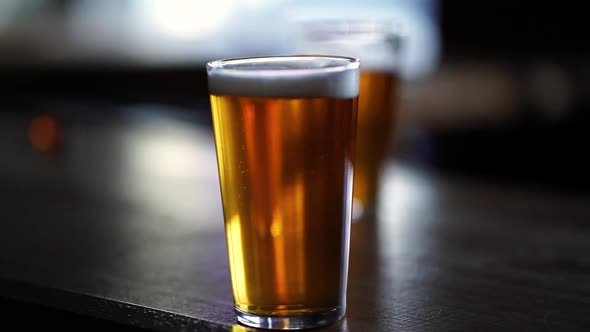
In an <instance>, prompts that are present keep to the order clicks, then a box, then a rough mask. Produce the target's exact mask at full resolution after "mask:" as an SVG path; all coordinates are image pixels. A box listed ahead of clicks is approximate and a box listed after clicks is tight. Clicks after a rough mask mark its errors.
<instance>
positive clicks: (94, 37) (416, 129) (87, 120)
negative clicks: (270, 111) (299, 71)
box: [0, 0, 590, 201]
mask: <svg viewBox="0 0 590 332" xmlns="http://www.w3.org/2000/svg"><path fill="white" fill-rule="evenodd" d="M584 13H585V11H584V10H582V8H581V4H575V3H573V2H569V3H567V4H558V3H557V2H548V3H539V2H526V3H525V2H522V3H516V2H514V1H501V2H497V1H493V2H473V1H436V0H423V1H412V0H406V1H402V0H398V1H385V0H370V1H334V0H323V1H310V0H302V1H289V0H279V1H270V0H211V1H205V0H203V1H188V0H173V1H157V0H121V1H119V0H103V1H98V0H3V1H1V2H0V75H1V76H0V77H2V79H1V81H0V82H1V83H0V91H1V92H2V93H1V94H0V96H1V98H0V109H1V110H2V111H3V112H2V115H0V117H1V118H0V128H1V130H0V135H2V137H1V138H0V186H2V185H5V184H6V183H8V182H9V183H12V184H13V185H15V186H16V184H15V183H18V181H29V182H31V183H34V181H36V180H35V177H31V176H30V174H46V173H48V172H49V173H51V172H62V173H63V174H62V173H60V174H62V175H61V176H77V177H79V178H81V179H82V180H81V181H82V182H86V181H88V182H92V181H93V180H91V179H90V180H89V179H86V178H92V177H96V176H98V177H100V174H101V170H104V169H108V168H109V167H110V168H111V169H120V170H121V169H129V170H130V171H129V172H127V173H124V172H122V173H121V174H122V175H121V174H119V175H117V177H113V176H109V175H107V173H105V175H104V178H112V179H115V178H116V179H119V180H121V178H122V179H126V181H131V180H129V174H132V173H133V172H135V171H137V170H139V171H140V172H139V173H141V172H142V171H145V172H144V173H142V174H146V176H148V175H149V176H150V177H149V178H150V179H152V180H153V179H154V178H157V176H160V175H161V176H172V177H173V178H176V179H182V176H183V174H188V173H190V172H194V170H195V169H199V168H203V167H205V168H207V169H208V168H209V167H210V165H209V164H210V163H211V160H209V159H206V160H205V159H203V158H201V157H199V156H194V155H191V152H190V151H191V150H192V149H194V145H195V144H197V145H198V144H201V143H199V142H201V140H202V139H203V138H202V137H201V136H202V135H200V134H197V133H196V131H195V128H197V129H198V128H201V129H205V131H206V130H207V128H209V126H210V115H209V108H208V98H207V89H206V87H207V85H206V74H205V71H204V64H205V63H206V62H207V61H210V60H214V59H218V58H224V57H233V56H249V55H262V54H286V53H290V52H292V51H293V49H294V37H293V34H294V31H295V28H294V27H295V26H296V25H297V22H299V21H301V20H307V19H324V18H375V19H390V18H391V19H394V20H397V21H399V22H400V23H401V24H402V25H403V26H404V27H405V29H406V31H407V42H406V44H405V46H406V47H405V51H404V54H403V57H404V61H403V63H404V66H403V68H402V69H401V73H402V78H403V91H402V98H401V103H402V111H401V112H402V113H401V119H402V121H401V124H400V130H399V133H398V137H399V139H398V143H397V149H396V151H397V152H396V154H395V157H396V158H398V159H401V160H405V161H408V162H411V163H414V164H415V165H416V166H417V167H425V168H430V169H433V170H435V171H440V172H446V173H453V174H458V175H461V176H469V177H476V178H478V179H480V180H481V181H490V182H498V183H508V184H513V185H518V186H526V187H530V188H534V189H538V190H545V191H560V192H565V193H570V194H575V195H578V194H583V195H585V194H588V193H589V192H590V176H588V175H587V170H588V169H589V168H590V157H589V156H588V155H589V154H588V144H589V142H590V140H589V138H590V137H589V136H590V134H589V131H588V129H590V127H589V126H588V124H589V121H588V120H589V118H590V113H589V112H588V110H587V108H588V106H589V101H590V98H589V96H590V84H589V83H590V60H589V58H588V53H589V47H590V44H589V43H588V41H587V36H586V30H585V29H584V25H583V22H584V18H585V17H584V16H583V15H584ZM107 142H111V143H109V144H111V145H109V144H108V143H107ZM206 142H207V144H209V143H210V141H206ZM104 150H109V151H111V152H109V154H107V155H108V156H109V157H106V158H102V157H101V158H99V159H100V160H97V161H96V163H95V166H96V169H93V170H90V171H88V170H87V171H83V172H79V173H82V174H78V173H76V172H74V171H71V170H70V171H56V169H64V167H65V166H64V165H71V164H72V163H74V164H75V162H72V160H74V161H75V160H78V159H80V160H82V159H84V160H87V159H88V158H91V159H92V158H93V155H96V153H99V152H100V151H104ZM213 163H214V161H213ZM130 165H131V166H130ZM204 165H205V166H204ZM126 167H127V168H126ZM213 167H215V165H214V164H213ZM49 169H51V170H49ZM27 172H28V173H27ZM105 172H106V171H105ZM183 172H184V173H183ZM74 173H75V174H74ZM19 174H20V177H19ZM51 174H54V173H51ZM55 174H57V173H55ZM72 174H74V175H72ZM76 174H77V175H76ZM97 174H98V175H97ZM109 174H110V173H109ZM133 174H136V173H133ZM207 174H208V173H207ZM154 176H156V177H154ZM187 176H188V175H187ZM146 178H147V177H146ZM55 179H57V180H55V183H52V182H51V181H50V180H43V181H45V182H46V183H40V184H39V185H59V183H60V180H58V179H59V178H58V177H56V178H55ZM114 181H118V180H114ZM136 182H137V183H141V181H139V180H138V181H136ZM137 183H136V187H133V188H135V189H133V190H136V191H137V192H142V193H143V194H142V195H143V196H146V197H148V196H149V194H146V190H147V189H146V188H144V187H142V186H141V185H137ZM125 188H129V187H128V186H127V187H125ZM113 190H114V191H116V190H119V189H113ZM148 191H149V190H148ZM143 196H142V197H143ZM149 197H151V198H149V199H148V201H150V200H151V199H153V201H159V200H160V198H158V197H160V196H158V197H156V196H154V197H152V196H149Z"/></svg>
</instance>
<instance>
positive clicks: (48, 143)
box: [29, 114, 61, 152]
mask: <svg viewBox="0 0 590 332" xmlns="http://www.w3.org/2000/svg"><path fill="white" fill-rule="evenodd" d="M60 134H61V130H60V124H59V122H58V121H57V119H56V118H55V117H54V116H52V115H50V114H40V115H37V116H35V117H34V118H33V120H31V124H30V125H29V140H30V141H31V145H33V147H34V148H35V149H36V150H38V151H40V152H53V151H55V150H56V148H57V145H58V143H59V140H60Z"/></svg>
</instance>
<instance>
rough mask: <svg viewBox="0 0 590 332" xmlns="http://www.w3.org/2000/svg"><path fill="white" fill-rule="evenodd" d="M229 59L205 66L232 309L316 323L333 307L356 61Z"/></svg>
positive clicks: (342, 270)
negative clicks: (245, 64)
mask: <svg viewBox="0 0 590 332" xmlns="http://www.w3.org/2000/svg"><path fill="white" fill-rule="evenodd" d="M240 61H243V60H233V62H232V61H226V62H225V67H224V65H223V64H220V63H218V64H216V66H218V68H220V69H218V72H217V73H215V72H214V70H215V69H211V67H212V65H211V64H210V65H209V69H208V70H209V90H210V94H211V108H212V117H213V127H214V133H215V142H216V149H217V157H218V167H219V177H220V185H221V193H222V202H223V210H224V218H225V229H226V240H227V248H228V255H229V266H230V274H231V280H232V289H233V295H234V301H235V309H236V313H237V315H238V319H239V320H240V321H241V322H242V323H244V324H247V325H250V326H255V327H265V328H290V329H292V328H308V327H313V326H319V325H325V324H327V323H330V322H332V321H334V320H336V319H339V318H341V317H342V316H343V315H344V311H345V290H346V277H347V264H348V242H349V228H350V219H351V209H352V177H353V162H354V147H355V132H356V118H357V114H356V112H357V96H358V62H356V61H354V60H353V59H349V58H328V57H326V58H323V57H273V58H264V59H260V61H258V62H256V60H250V62H249V66H248V69H245V70H244V72H243V73H242V72H240V69H241V67H240ZM224 69H225V72H224ZM229 69H231V70H229ZM326 69H328V70H326Z"/></svg>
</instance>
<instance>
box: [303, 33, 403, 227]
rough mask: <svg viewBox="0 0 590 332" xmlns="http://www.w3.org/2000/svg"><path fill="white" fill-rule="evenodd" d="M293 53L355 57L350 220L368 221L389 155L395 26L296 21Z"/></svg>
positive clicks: (397, 40)
mask: <svg viewBox="0 0 590 332" xmlns="http://www.w3.org/2000/svg"><path fill="white" fill-rule="evenodd" d="M299 30H300V32H299V34H298V43H297V44H298V46H297V47H298V51H299V52H301V53H308V54H316V53H321V54H338V55H347V56H353V57H357V58H359V59H360V61H361V62H362V64H363V65H362V69H361V75H360V93H359V105H358V128H357V139H356V141H357V143H356V144H357V149H356V165H355V172H354V195H353V197H354V204H353V218H354V219H357V220H360V219H362V218H364V217H372V216H373V214H374V212H375V209H376V206H377V202H378V193H379V179H380V172H381V168H382V167H383V164H384V162H385V161H386V159H387V157H388V156H389V155H391V152H392V147H393V140H394V138H395V135H394V132H395V129H396V122H397V114H398V103H399V102H398V100H399V96H398V89H399V79H398V75H397V72H398V70H399V67H400V50H401V45H402V33H401V29H400V28H399V26H398V25H396V24H394V23H391V22H375V21H314V22H307V23H302V24H301V25H300V29H299Z"/></svg>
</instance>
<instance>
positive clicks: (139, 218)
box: [0, 109, 590, 331]
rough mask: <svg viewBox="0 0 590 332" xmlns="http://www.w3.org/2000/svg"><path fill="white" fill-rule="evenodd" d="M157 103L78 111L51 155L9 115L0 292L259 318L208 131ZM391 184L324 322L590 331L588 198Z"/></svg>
mask: <svg viewBox="0 0 590 332" xmlns="http://www.w3.org/2000/svg"><path fill="white" fill-rule="evenodd" d="M152 111H153V110H152ZM160 111H162V110H160ZM155 113H158V112H155ZM162 113H166V110H164V111H162ZM146 114H148V115H146ZM149 114H152V115H149ZM153 114H154V112H151V111H150V110H147V111H146V110H145V109H141V110H134V111H127V112H125V113H124V115H117V116H111V117H105V116H97V115H96V114H95V116H94V117H93V116H92V115H77V116H74V117H70V118H68V120H67V121H63V122H61V123H60V127H59V128H60V133H59V134H60V140H59V145H58V146H57V147H56V148H55V149H54V150H52V151H51V152H45V153H40V152H39V151H36V150H35V149H34V148H33V147H32V146H31V145H30V142H29V140H28V138H27V130H30V128H29V127H28V126H29V123H30V120H31V117H32V115H31V114H28V115H10V114H7V115H3V116H2V121H0V129H1V133H2V134H1V135H2V139H1V140H0V152H1V153H2V155H1V157H0V202H1V203H2V208H1V209H0V220H2V224H1V225H2V231H1V232H0V296H3V297H5V298H10V299H15V300H19V301H25V302H28V303H35V304H41V305H45V306H49V307H52V308H57V309H60V310H65V311H69V312H73V313H76V314H80V315H84V316H90V317H96V318H99V319H105V320H111V321H116V322H118V323H122V324H125V325H128V326H133V327H139V328H147V329H154V330H159V331H176V330H200V329H203V330H214V331H217V330H219V331H229V330H232V331H249V330H252V329H247V328H245V327H242V326H240V325H237V324H236V319H235V316H234V314H233V312H232V298H231V289H230V287H231V285H230V281H229V274H228V267H227V257H226V252H225V242H224V241H225V240H224V233H223V231H224V230H223V222H222V213H221V203H220V195H219V190H218V182H217V181H218V180H217V173H216V163H215V154H214V144H213V138H212V135H211V132H210V129H209V127H208V126H206V125H202V124H199V123H198V122H199V121H197V120H196V119H194V118H192V117H190V116H184V117H180V118H178V117H169V116H153ZM57 118H58V119H59V118H60V117H59V116H58V117H57ZM62 119H63V117H62ZM383 183H384V186H383V191H382V201H381V205H380V209H379V211H378V214H377V217H376V218H375V219H373V220H364V221H360V222H357V223H354V224H353V225H352V239H351V252H350V271H349V284H348V310H347V316H346V318H345V319H344V320H342V321H341V322H339V323H337V324H335V325H333V326H331V327H328V328H326V329H324V330H327V331H397V330H400V331H446V330H501V329H502V330H504V329H506V330H534V331H537V330H540V329H545V328H547V329H550V330H581V331H582V330H588V329H590V316H589V315H588V312H589V310H590V254H589V253H590V204H588V202H589V201H588V199H587V197H586V198H585V197H579V196H577V197H576V196H566V195H563V194H558V193H551V192H547V191H544V192H537V191H531V190H528V189H524V188H517V187H506V186H501V185H494V184H490V183H481V182H478V181H477V180H475V179H469V178H457V177H449V176H443V175H440V174H438V175H437V174H434V173H432V172H428V171H426V170H424V169H416V168H414V167H412V165H411V164H404V163H396V162H392V163H390V164H389V165H388V166H387V168H386V169H385V176H384V182H383Z"/></svg>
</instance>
